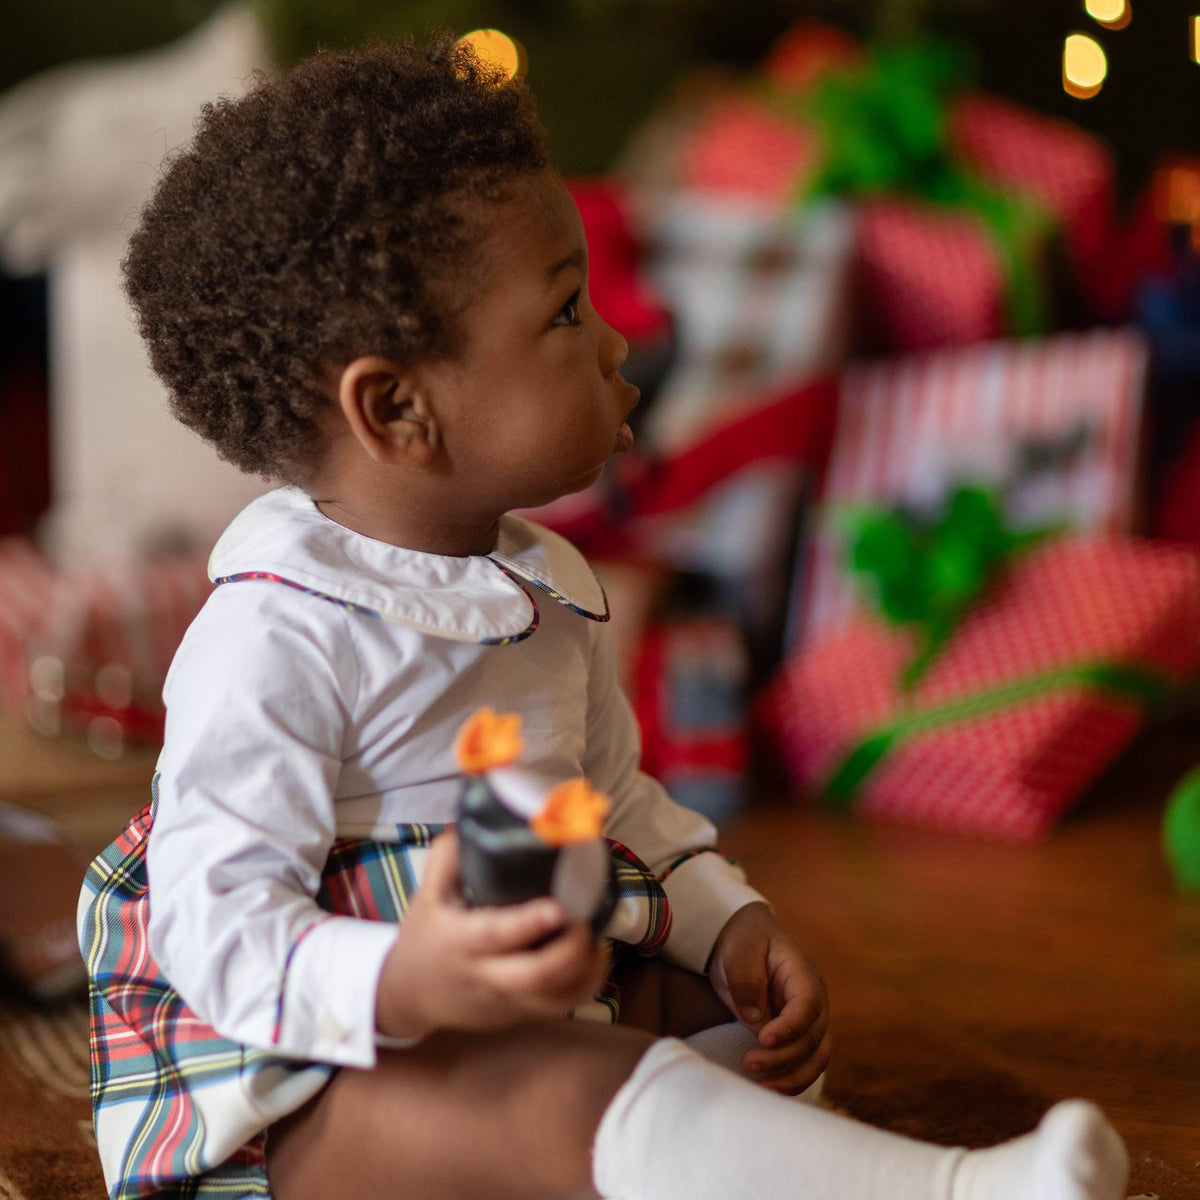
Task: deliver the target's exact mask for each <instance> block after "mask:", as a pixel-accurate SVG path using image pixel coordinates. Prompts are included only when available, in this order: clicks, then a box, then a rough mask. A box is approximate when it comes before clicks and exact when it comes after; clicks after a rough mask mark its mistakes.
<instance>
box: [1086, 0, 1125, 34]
mask: <svg viewBox="0 0 1200 1200" xmlns="http://www.w3.org/2000/svg"><path fill="white" fill-rule="evenodd" d="M1083 7H1084V9H1085V10H1086V11H1087V15H1088V16H1089V17H1091V18H1092V20H1093V21H1096V22H1097V23H1099V24H1100V25H1103V26H1104V28H1105V29H1124V28H1125V26H1126V25H1128V24H1129V22H1130V20H1131V19H1132V17H1133V11H1132V9H1131V8H1130V7H1129V0H1084V4H1083Z"/></svg>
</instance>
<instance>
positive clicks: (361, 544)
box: [147, 488, 762, 1066]
mask: <svg viewBox="0 0 1200 1200" xmlns="http://www.w3.org/2000/svg"><path fill="white" fill-rule="evenodd" d="M209 573H210V575H211V577H212V578H213V579H214V581H216V582H218V583H219V584H220V585H221V586H218V587H217V588H216V589H215V590H214V592H213V594H212V596H211V598H210V599H209V601H208V603H207V604H206V605H205V607H204V609H203V610H202V611H201V613H200V615H199V616H198V617H197V618H196V620H195V622H194V623H193V624H192V626H191V628H190V629H189V630H188V632H187V635H186V636H185V638H184V640H183V643H182V645H181V646H180V649H179V652H178V654H177V655H176V658H175V661H174V663H173V664H172V667H171V671H170V673H169V675H168V678H167V683H166V688H165V691H164V697H165V700H166V704H167V728H166V740H165V745H164V748H163V752H162V755H161V757H160V759H159V764H158V771H159V785H158V803H157V807H156V811H155V817H154V826H153V831H152V833H151V835H150V842H149V850H148V859H147V866H148V871H149V879H150V896H151V918H150V942H151V949H152V952H153V953H154V955H155V957H156V959H157V960H158V962H159V965H160V966H161V967H162V969H163V971H164V972H165V974H166V975H167V977H168V978H169V979H170V980H171V981H172V983H173V984H174V985H175V987H176V988H177V989H178V991H179V992H180V994H181V995H182V996H183V998H184V999H185V1000H186V1001H187V1002H188V1003H189V1004H190V1005H191V1007H192V1008H193V1009H194V1010H195V1011H196V1012H197V1013H198V1014H199V1015H200V1016H201V1017H202V1018H203V1019H204V1020H206V1021H207V1022H208V1023H209V1024H210V1025H212V1026H213V1027H214V1028H215V1029H216V1030H217V1031H218V1032H220V1033H222V1034H223V1035H225V1036H226V1037H230V1038H233V1039H234V1040H236V1041H240V1042H243V1043H246V1044H248V1045H251V1046H258V1047H264V1048H268V1047H269V1048H272V1049H275V1050H277V1051H279V1052H282V1053H284V1054H289V1055H295V1056H297V1057H300V1058H306V1059H315V1060H319V1061H326V1062H331V1063H337V1064H343V1065H351V1066H370V1065H372V1064H373V1063H374V1061H375V1052H376V1051H375V1046H376V1033H375V991H376V986H377V982H378V977H379V973H380V970H381V968H382V965H383V960H384V958H385V957H386V955H387V953H388V951H389V949H390V948H391V946H392V943H393V941H394V940H395V938H396V936H397V928H398V927H397V926H396V925H395V924H392V923H385V922H380V921H372V920H363V919H357V918H354V917H345V916H336V917H331V916H330V915H329V914H328V913H326V912H325V911H324V910H323V909H321V908H320V907H318V905H317V904H316V901H315V900H314V896H315V894H316V892H317V890H318V887H319V884H320V878H321V871H322V868H323V866H324V864H325V860H326V857H327V855H328V853H329V850H330V847H331V845H332V843H333V840H334V838H335V837H376V838H381V839H384V840H395V839H396V836H397V833H396V826H397V825H399V824H408V823H420V824H428V823H442V822H452V821H453V820H454V818H455V813H456V808H457V803H458V796H459V789H460V786H461V781H460V776H459V773H458V769H457V767H456V765H455V762H454V759H453V754H452V745H453V741H454V736H455V734H456V732H457V731H458V728H459V726H460V724H461V723H462V721H463V720H464V719H465V718H466V717H467V716H468V715H470V713H471V712H473V711H474V710H475V709H477V708H480V707H483V706H485V705H487V706H491V707H493V708H495V709H496V710H498V711H503V712H516V713H519V714H520V716H521V719H522V722H523V728H522V734H523V737H524V741H525V752H524V754H523V755H522V763H523V764H527V765H530V766H533V767H536V769H538V770H539V771H540V772H543V773H545V774H547V775H549V776H552V777H553V776H559V775H561V777H562V778H568V777H572V776H578V775H585V776H587V778H588V779H589V780H590V781H591V782H592V783H593V784H594V785H595V786H596V787H598V788H600V789H601V790H603V791H605V792H607V793H608V795H609V796H610V797H611V798H612V801H613V807H612V812H611V815H610V817H609V820H608V822H607V826H606V828H605V834H606V835H607V836H608V837H610V838H613V839H615V840H616V841H619V842H622V843H623V844H625V845H626V846H628V847H629V848H630V849H631V850H633V851H634V852H635V853H636V854H637V855H638V856H639V857H640V858H641V859H642V860H643V861H644V862H645V863H646V864H647V865H648V866H649V867H650V868H651V870H652V871H654V872H655V873H656V874H658V875H662V874H664V873H665V872H668V870H669V868H671V867H672V865H673V864H675V863H677V862H678V860H679V859H680V857H681V856H683V855H686V854H687V853H688V852H689V851H693V850H696V849H702V848H707V847H712V846H713V845H714V844H715V830H714V829H713V827H712V826H711V825H710V824H709V823H708V822H707V821H706V820H705V819H704V818H702V817H700V816H699V815H697V814H696V813H693V812H691V811H689V810H687V809H685V808H683V807H681V806H680V805H677V804H675V803H674V802H673V801H672V800H671V799H670V798H669V797H668V796H667V795H666V794H665V793H664V791H663V789H662V788H661V787H660V786H659V784H658V783H656V782H655V781H654V780H653V779H651V778H649V777H648V776H647V775H645V774H643V773H642V772H641V771H640V770H639V769H638V760H639V755H640V742H639V737H638V731H637V726H636V722H635V720H634V717H633V714H632V712H631V710H630V707H629V705H628V703H627V701H626V700H625V697H624V695H623V694H622V692H621V690H620V688H619V686H618V683H617V677H616V667H615V661H614V657H613V653H612V649H611V646H610V638H609V637H608V636H607V633H606V626H605V624H604V623H603V621H604V619H605V618H606V615H607V608H606V602H605V599H604V594H603V591H602V589H601V588H600V586H599V584H598V582H597V581H596V579H595V577H594V576H593V575H592V573H591V571H590V569H589V568H588V566H587V564H586V562H585V561H584V559H583V558H582V556H581V555H580V554H579V553H578V552H577V551H576V550H575V549H574V548H573V547H571V546H570V545H569V543H567V542H565V541H564V540H563V539H562V538H560V537H558V536H557V535H555V534H553V533H550V532H549V531H547V530H545V529H542V528H540V527H538V526H536V525H533V524H531V523H529V522H527V521H524V520H521V519H520V518H517V517H512V516H509V517H505V518H504V519H503V521H502V523H501V529H500V537H499V542H498V545H497V548H496V550H495V552H494V553H492V554H490V555H487V556H477V557H466V558H456V557H448V556H442V555H432V554H422V553H418V552H415V551H411V550H405V549H402V548H400V547H397V546H393V545H390V544H389V543H386V542H380V541H376V540H374V539H372V538H368V537H365V536H363V535H361V534H358V533H355V532H353V531H352V530H349V529H346V528H344V527H343V526H341V525H338V524H337V523H335V522H333V521H331V520H329V519H328V518H327V517H325V516H324V515H323V514H322V513H321V512H320V510H319V509H318V508H317V507H316V505H315V504H314V503H313V502H312V500H311V499H309V497H308V496H307V495H305V494H304V493H303V492H302V491H300V490H298V489H295V488H283V489H279V490H277V491H274V492H270V493H268V494H267V495H266V496H263V497H261V498H260V499H258V500H256V501H254V502H253V503H252V504H250V505H249V507H248V508H246V509H245V510H244V511H243V512H242V513H241V514H240V515H239V516H238V517H237V518H236V519H235V520H234V522H233V523H232V524H231V525H230V526H229V528H228V530H227V531H226V532H225V534H224V535H223V536H222V538H221V540H220V541H219V542H218V544H217V547H216V549H215V550H214V552H213V555H212V559H211V561H210V564H209ZM589 617H590V618H591V619H588V618H589ZM412 861H413V863H414V870H415V873H416V874H417V875H418V877H419V872H420V867H421V864H422V862H423V859H422V856H421V855H419V854H418V855H414V856H413V860H412ZM414 882H419V878H418V879H416V880H414ZM664 890H665V892H666V894H667V897H668V899H669V900H670V902H671V906H672V910H673V914H674V919H673V923H672V926H671V932H670V934H669V936H668V938H667V941H666V942H665V944H664V946H663V949H662V951H661V953H662V954H663V956H664V957H666V958H668V959H669V960H671V961H674V962H677V963H679V964H681V965H684V966H687V967H689V968H691V969H692V970H695V971H702V970H703V969H704V966H705V963H706V961H707V959H708V955H709V952H710V950H711V948H712V945H713V943H714V941H715V939H716V936H717V934H718V933H719V932H720V929H721V927H722V926H723V925H724V923H725V921H726V920H727V919H728V918H729V917H730V916H731V915H732V913H733V912H735V911H736V910H737V909H739V908H741V907H742V906H743V905H745V904H748V903H750V902H752V901H755V900H759V899H761V898H762V897H761V896H760V895H759V893H758V892H756V891H754V890H753V889H752V888H750V887H749V886H747V884H746V883H745V878H744V875H743V874H742V872H741V871H740V869H739V868H737V867H736V866H734V865H732V864H731V863H729V862H728V861H727V860H725V859H723V858H722V857H721V856H719V855H717V854H700V855H694V856H692V857H690V858H688V859H687V860H686V861H684V862H683V863H682V864H681V865H678V867H677V868H676V869H674V870H671V871H670V872H669V874H668V875H667V878H666V880H665V883H664Z"/></svg>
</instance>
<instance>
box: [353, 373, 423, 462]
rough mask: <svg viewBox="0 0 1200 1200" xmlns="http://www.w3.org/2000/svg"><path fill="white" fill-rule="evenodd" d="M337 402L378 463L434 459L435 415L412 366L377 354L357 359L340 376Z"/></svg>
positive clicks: (360, 439) (365, 447)
mask: <svg viewBox="0 0 1200 1200" xmlns="http://www.w3.org/2000/svg"><path fill="white" fill-rule="evenodd" d="M338 404H339V406H340V407H341V410H342V413H343V414H344V415H345V417H346V421H347V423H348V424H349V426H350V429H351V432H352V433H353V434H354V436H355V437H356V438H357V439H358V441H359V443H360V444H361V445H362V447H363V449H364V450H366V452H367V453H368V454H369V455H370V456H371V457H372V458H374V459H376V460H377V461H379V462H387V463H400V462H409V463H414V464H416V465H418V466H424V465H425V464H427V463H429V462H432V461H433V459H434V457H435V456H436V454H437V452H438V447H439V445H440V443H441V434H440V431H439V429H438V423H437V419H436V417H435V415H434V412H433V409H432V406H431V405H430V404H429V401H428V396H427V395H426V393H425V390H424V389H423V388H422V387H421V384H420V378H419V375H418V373H417V372H415V371H413V370H412V368H410V367H406V366H403V365H402V364H400V363H397V362H393V361H392V360H391V359H388V358H381V357H379V356H378V355H365V356H364V357H362V358H356V359H355V360H354V361H353V362H352V363H350V364H349V365H348V366H347V367H345V368H344V369H343V370H342V374H341V377H340V379H339V380H338Z"/></svg>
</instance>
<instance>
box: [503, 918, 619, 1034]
mask: <svg viewBox="0 0 1200 1200" xmlns="http://www.w3.org/2000/svg"><path fill="white" fill-rule="evenodd" d="M606 960H607V950H606V948H605V947H603V946H602V945H598V944H597V943H596V940H595V939H594V938H593V937H592V935H591V931H590V930H588V929H587V927H586V926H584V925H571V926H568V927H567V928H566V929H564V930H563V932H562V933H560V934H559V936H558V937H556V938H554V940H553V941H550V942H547V943H546V944H545V945H544V946H539V947H538V948H537V949H535V950H528V951H524V952H518V953H516V954H508V955H505V956H503V957H498V958H493V959H491V960H489V961H488V962H487V963H486V964H485V965H484V972H485V975H486V977H487V979H488V982H489V983H490V985H491V986H492V987H494V988H495V989H496V990H497V991H500V992H503V993H505V994H508V995H510V996H513V997H515V998H516V999H517V1000H518V1002H519V1003H521V1004H522V1005H523V1006H524V1007H525V1008H526V1009H527V1011H529V1012H535V1013H544V1014H546V1015H551V1014H557V1013H558V1012H560V1011H562V1010H564V1009H565V1008H569V1007H570V1006H571V1005H572V1004H573V1003H576V1002H578V1000H579V999H581V998H582V993H584V992H586V991H587V989H588V988H589V987H590V985H591V984H592V982H593V980H594V978H595V977H596V976H597V975H598V974H600V973H601V971H602V964H603V963H604V962H605V961H606Z"/></svg>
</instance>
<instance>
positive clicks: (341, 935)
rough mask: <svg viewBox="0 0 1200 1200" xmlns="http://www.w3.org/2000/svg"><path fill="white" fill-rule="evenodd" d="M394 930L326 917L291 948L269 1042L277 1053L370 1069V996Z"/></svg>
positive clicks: (372, 1043) (372, 1058)
mask: <svg viewBox="0 0 1200 1200" xmlns="http://www.w3.org/2000/svg"><path fill="white" fill-rule="evenodd" d="M398 930H399V926H398V925H396V924H395V923H394V922H391V921H366V920H360V919H358V918H356V917H326V918H324V919H323V920H319V921H317V923H316V924H315V925H310V926H309V927H308V929H307V930H306V931H305V932H304V933H303V934H301V936H300V939H299V940H298V941H297V942H296V944H295V945H294V946H293V948H292V953H291V957H290V961H289V963H288V965H287V967H286V968H285V974H284V979H283V986H282V988H281V990H280V1000H279V1004H280V1011H279V1019H278V1020H277V1022H276V1030H275V1037H274V1039H273V1040H274V1042H275V1044H276V1045H277V1046H278V1047H279V1049H280V1050H281V1051H283V1052H284V1053H287V1054H296V1055H298V1056H300V1057H303V1058H311V1059H316V1060H317V1061H319V1062H328V1063H336V1064H337V1065H338V1066H343V1067H373V1066H374V1065H375V1044H376V1043H375V992H376V989H377V988H378V986H379V974H380V972H381V971H382V970H383V960H384V959H385V958H386V957H387V955H388V952H389V951H390V950H391V948H392V944H393V943H394V942H395V940H396V934H397V932H398Z"/></svg>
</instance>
